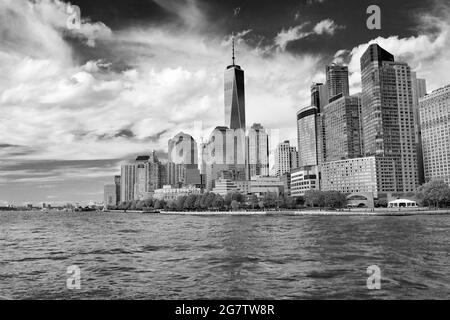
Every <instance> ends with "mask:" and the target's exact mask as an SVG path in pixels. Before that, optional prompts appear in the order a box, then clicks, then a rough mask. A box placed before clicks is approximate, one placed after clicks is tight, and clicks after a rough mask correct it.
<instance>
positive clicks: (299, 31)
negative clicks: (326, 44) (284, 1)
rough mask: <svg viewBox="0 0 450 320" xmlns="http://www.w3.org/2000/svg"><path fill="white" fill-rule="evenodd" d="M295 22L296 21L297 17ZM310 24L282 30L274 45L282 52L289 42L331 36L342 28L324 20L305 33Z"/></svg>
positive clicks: (328, 20)
mask: <svg viewBox="0 0 450 320" xmlns="http://www.w3.org/2000/svg"><path fill="white" fill-rule="evenodd" d="M295 20H297V15H296V19H295ZM310 24H311V23H310V22H309V21H306V22H304V23H302V24H300V25H297V26H295V27H290V28H289V29H287V30H285V29H282V30H281V31H280V32H279V33H278V34H277V36H276V37H275V39H274V42H275V45H276V46H278V47H279V48H280V49H281V50H282V51H284V50H285V49H286V46H287V45H288V43H289V42H292V41H296V40H300V39H304V38H306V37H309V36H311V35H328V36H332V35H334V33H335V32H336V30H338V29H343V28H344V27H343V26H339V25H337V24H336V23H335V22H334V21H333V20H331V19H325V20H322V21H320V22H318V23H317V24H316V25H315V26H314V27H313V28H312V30H309V31H306V30H305V29H306V27H307V26H309V25H310Z"/></svg>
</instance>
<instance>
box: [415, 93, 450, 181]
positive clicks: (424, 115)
mask: <svg viewBox="0 0 450 320" xmlns="http://www.w3.org/2000/svg"><path fill="white" fill-rule="evenodd" d="M419 109H420V123H421V128H422V144H423V160H424V167H425V180H426V181H431V180H444V181H445V182H446V183H448V184H449V185H450V85H448V86H446V87H443V88H440V89H438V90H435V91H433V92H432V93H431V94H428V95H426V96H425V97H423V98H422V99H420V107H419Z"/></svg>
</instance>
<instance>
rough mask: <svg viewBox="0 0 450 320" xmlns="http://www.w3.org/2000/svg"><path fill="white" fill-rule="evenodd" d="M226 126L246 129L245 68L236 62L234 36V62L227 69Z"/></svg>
mask: <svg viewBox="0 0 450 320" xmlns="http://www.w3.org/2000/svg"><path fill="white" fill-rule="evenodd" d="M225 126H226V127H228V128H229V129H243V130H244V131H245V90H244V70H242V69H241V67H240V66H238V65H236V64H235V55H234V37H233V57H232V64H231V65H229V66H228V67H227V69H226V70H225Z"/></svg>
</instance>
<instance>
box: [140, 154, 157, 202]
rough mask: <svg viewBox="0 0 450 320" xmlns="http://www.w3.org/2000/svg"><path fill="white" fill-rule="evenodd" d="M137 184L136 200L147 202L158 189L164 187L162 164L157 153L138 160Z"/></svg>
mask: <svg viewBox="0 0 450 320" xmlns="http://www.w3.org/2000/svg"><path fill="white" fill-rule="evenodd" d="M135 166H136V182H135V191H134V199H135V200H145V199H147V198H150V197H151V196H152V194H153V192H154V191H155V190H156V189H159V188H160V187H162V183H161V175H160V166H161V163H160V162H159V160H158V157H157V156H156V153H155V151H153V152H152V154H151V155H150V156H139V157H137V159H136V164H135Z"/></svg>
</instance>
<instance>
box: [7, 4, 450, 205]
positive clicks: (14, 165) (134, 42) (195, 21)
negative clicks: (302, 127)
mask: <svg viewBox="0 0 450 320" xmlns="http://www.w3.org/2000/svg"><path fill="white" fill-rule="evenodd" d="M371 4H377V5H378V6H379V7H380V8H381V30H369V29H368V28H367V27H366V20H367V18H368V17H369V14H367V13H366V9H367V7H368V6H369V5H371ZM72 5H77V6H79V8H80V10H81V24H80V26H79V28H73V27H71V26H72V25H71V24H70V23H69V24H68V20H69V18H70V15H71V12H72V11H70V10H69V9H68V3H67V2H65V1H60V0H33V1H31V0H30V1H28V0H0V206H1V205H5V204H12V203H13V204H18V205H20V204H24V203H36V204H37V203H42V202H45V203H55V204H60V203H67V202H71V203H74V202H80V203H89V202H91V201H102V197H103V186H104V185H105V184H110V183H113V177H114V175H116V174H120V165H121V164H123V163H126V162H129V161H132V160H133V159H134V158H135V157H136V156H137V155H142V154H144V155H145V154H149V153H150V152H151V150H156V151H157V153H158V154H159V156H160V158H161V159H165V157H166V156H167V141H168V140H169V139H170V138H171V137H173V136H175V135H176V134H177V133H179V132H181V131H183V132H185V133H189V134H191V135H193V136H194V138H195V139H196V140H197V141H198V142H200V141H201V140H202V139H204V140H205V139H207V138H208V136H209V134H210V132H211V131H212V129H213V128H214V127H216V126H219V125H223V124H224V116H223V113H224V107H223V104H224V102H223V73H224V70H225V68H226V66H227V65H228V64H230V63H231V35H232V34H234V35H235V37H236V56H237V63H238V64H239V65H241V67H242V68H243V69H244V70H245V84H246V117H247V125H248V126H250V125H251V124H252V123H261V124H262V125H263V126H264V127H266V128H268V129H271V130H273V131H274V132H277V133H278V137H279V139H280V140H290V141H291V142H292V143H293V144H294V145H295V144H296V117H295V115H296V112H297V111H298V110H299V109H301V108H302V107H305V106H308V104H309V103H310V96H309V90H310V86H311V84H312V83H313V82H323V81H324V80H325V74H324V70H325V66H326V65H327V64H330V63H332V62H338V63H344V64H346V65H348V66H349V71H350V85H351V90H350V91H351V94H354V93H358V92H359V91H360V77H361V76H360V70H359V69H360V67H359V59H360V56H361V54H362V53H363V52H364V51H365V50H366V48H367V46H368V44H370V43H374V42H377V43H379V44H380V45H381V46H382V47H384V48H385V49H386V50H388V51H390V52H391V53H393V54H394V55H395V56H396V60H398V61H405V62H407V63H408V64H409V65H410V66H411V68H412V70H413V71H416V72H417V74H418V76H419V77H420V78H425V79H426V80H427V86H428V91H432V90H435V89H437V88H439V87H442V86H444V85H447V84H449V83H450V75H449V74H448V70H449V69H450V58H449V57H450V4H449V3H448V1H447V0H408V1H406V0H396V1H391V0H389V1H388V0H380V1H373V0H371V1H366V0H296V1H291V0H285V1H272V0H230V1H220V0H122V1H111V0H97V1H89V0H77V1H74V2H72ZM69 8H70V7H69Z"/></svg>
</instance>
